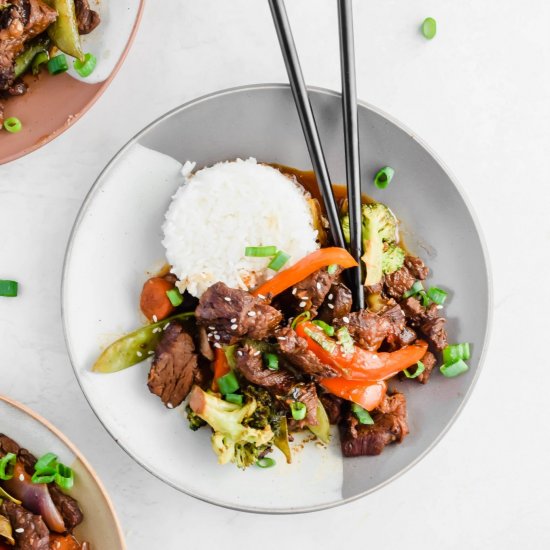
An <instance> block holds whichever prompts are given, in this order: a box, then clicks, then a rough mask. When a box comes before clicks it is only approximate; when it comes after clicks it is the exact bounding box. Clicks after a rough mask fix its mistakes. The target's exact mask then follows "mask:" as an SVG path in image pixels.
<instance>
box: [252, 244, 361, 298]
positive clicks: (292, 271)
mask: <svg viewBox="0 0 550 550" xmlns="http://www.w3.org/2000/svg"><path fill="white" fill-rule="evenodd" d="M332 264H337V265H339V266H340V267H343V268H348V267H355V266H356V265H357V262H356V261H355V260H354V259H353V256H352V255H351V254H350V253H349V252H348V251H347V250H345V249H344V248H338V247H336V246H333V247H329V248H320V249H319V250H316V251H315V252H312V253H311V254H308V255H307V256H306V257H305V258H302V259H301V260H299V261H298V262H296V263H295V264H294V265H293V266H291V267H289V268H288V269H285V270H284V271H281V272H280V273H278V274H277V275H275V277H273V278H272V279H269V281H266V282H265V283H264V284H263V285H260V286H259V287H258V288H257V289H255V290H253V291H252V294H254V296H264V297H267V296H271V297H273V296H277V294H280V293H281V292H283V291H284V290H286V289H287V288H290V287H291V286H293V285H295V284H296V283H299V282H300V281H303V280H304V279H305V278H306V277H307V276H309V275H311V274H312V273H314V272H315V271H317V270H318V269H321V268H322V267H327V266H329V265H332Z"/></svg>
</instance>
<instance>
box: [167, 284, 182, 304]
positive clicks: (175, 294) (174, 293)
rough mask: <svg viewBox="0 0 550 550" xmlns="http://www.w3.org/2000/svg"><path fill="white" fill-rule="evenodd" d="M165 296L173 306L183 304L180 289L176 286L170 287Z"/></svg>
mask: <svg viewBox="0 0 550 550" xmlns="http://www.w3.org/2000/svg"><path fill="white" fill-rule="evenodd" d="M166 296H168V299H169V300H170V303H171V304H172V305H173V306H174V307H178V306H181V304H183V296H182V295H181V293H180V291H179V290H178V289H177V288H171V289H170V290H167V291H166Z"/></svg>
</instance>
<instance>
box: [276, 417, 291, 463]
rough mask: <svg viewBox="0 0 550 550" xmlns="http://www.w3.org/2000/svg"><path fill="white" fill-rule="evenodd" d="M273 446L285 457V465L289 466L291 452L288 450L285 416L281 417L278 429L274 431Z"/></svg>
mask: <svg viewBox="0 0 550 550" xmlns="http://www.w3.org/2000/svg"><path fill="white" fill-rule="evenodd" d="M273 444H274V445H275V447H277V448H278V449H279V450H280V451H281V452H282V453H283V454H284V455H285V458H286V462H287V464H290V463H291V462H292V451H291V450H290V444H289V442H288V423H287V421H286V416H282V417H281V420H280V424H279V426H278V429H277V430H275V437H274V438H273Z"/></svg>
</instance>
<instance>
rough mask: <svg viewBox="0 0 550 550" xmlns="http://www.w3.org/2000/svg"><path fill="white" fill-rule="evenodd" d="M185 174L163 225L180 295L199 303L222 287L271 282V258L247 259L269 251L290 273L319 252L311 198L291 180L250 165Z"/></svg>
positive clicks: (242, 162)
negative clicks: (253, 251)
mask: <svg viewBox="0 0 550 550" xmlns="http://www.w3.org/2000/svg"><path fill="white" fill-rule="evenodd" d="M194 167H195V164H194V163H191V162H186V163H185V165H184V167H183V170H182V172H183V175H184V177H185V183H184V184H183V185H182V186H181V187H180V188H179V189H178V191H177V192H176V194H175V195H174V197H173V198H172V203H171V204H170V207H169V208H168V211H167V213H166V221H165V222H164V225H163V231H164V240H163V241H162V244H163V245H164V247H165V248H166V258H167V260H168V262H169V263H170V265H171V266H172V273H174V274H175V275H176V276H177V277H178V279H179V280H180V284H179V287H180V290H181V291H183V290H184V289H187V290H188V291H189V292H190V293H191V294H192V295H193V296H197V297H200V296H201V295H202V293H203V292H204V291H205V290H206V289H207V288H208V287H209V286H211V285H212V284H214V283H216V282H218V281H222V282H224V283H225V284H227V285H228V286H230V287H233V288H243V289H247V288H252V287H255V286H257V285H259V284H261V283H263V282H264V281H265V280H266V279H269V278H271V277H273V275H275V272H274V271H272V270H270V269H268V268H267V265H268V263H269V262H270V258H253V257H246V256H245V255H244V251H245V248H246V247H247V246H270V245H274V246H276V247H277V249H278V250H283V251H284V252H286V253H287V254H290V260H289V261H288V263H287V264H285V266H284V268H283V269H285V268H287V267H289V266H291V265H293V264H294V263H296V262H297V261H298V260H300V259H301V258H303V257H304V256H305V255H307V254H309V253H310V252H312V251H313V250H315V249H317V248H318V247H319V245H318V243H317V240H316V239H317V231H316V230H315V229H314V227H313V223H312V216H311V210H310V206H309V203H308V197H307V196H306V195H305V194H304V192H303V190H302V189H301V188H300V187H299V186H298V185H297V184H296V183H295V182H294V181H293V180H292V179H290V178H289V177H287V176H285V175H283V174H282V173H281V172H279V171H278V170H276V169H275V168H272V167H270V166H266V165H263V164H258V163H257V162H256V160H255V159H253V158H250V159H248V160H240V159H238V160H236V161H232V162H220V163H218V164H216V165H214V166H212V167H209V168H203V169H202V170H199V171H198V172H196V173H195V174H192V173H191V172H192V170H193V169H194Z"/></svg>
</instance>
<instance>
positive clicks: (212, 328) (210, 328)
mask: <svg viewBox="0 0 550 550" xmlns="http://www.w3.org/2000/svg"><path fill="white" fill-rule="evenodd" d="M208 330H216V327H213V326H209V327H208Z"/></svg>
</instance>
